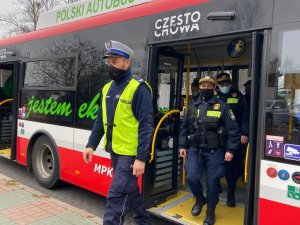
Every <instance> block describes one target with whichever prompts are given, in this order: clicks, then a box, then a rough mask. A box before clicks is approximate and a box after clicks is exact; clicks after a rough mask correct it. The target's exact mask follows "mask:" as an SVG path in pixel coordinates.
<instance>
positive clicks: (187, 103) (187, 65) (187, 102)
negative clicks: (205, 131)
mask: <svg viewBox="0 0 300 225" xmlns="http://www.w3.org/2000/svg"><path fill="white" fill-rule="evenodd" d="M190 66H191V44H190V43H189V44H188V56H187V61H186V77H185V110H186V111H187V109H188V107H189V94H190V91H189V90H190Z"/></svg>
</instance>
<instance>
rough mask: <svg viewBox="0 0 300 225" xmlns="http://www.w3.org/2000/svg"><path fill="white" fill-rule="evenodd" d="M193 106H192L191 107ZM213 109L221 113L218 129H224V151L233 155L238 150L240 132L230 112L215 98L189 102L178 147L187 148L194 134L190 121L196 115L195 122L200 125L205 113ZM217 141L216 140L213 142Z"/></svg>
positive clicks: (225, 105)
mask: <svg viewBox="0 0 300 225" xmlns="http://www.w3.org/2000/svg"><path fill="white" fill-rule="evenodd" d="M192 104H194V105H192ZM210 109H214V110H215V111H219V112H221V115H220V120H219V121H220V122H219V123H220V124H218V126H219V127H222V126H223V127H225V128H226V133H227V140H226V146H225V147H223V148H224V150H225V151H227V152H231V153H234V152H235V151H237V150H238V148H239V145H240V131H239V126H238V124H237V122H236V121H235V120H236V119H235V117H234V114H233V113H232V110H231V109H230V108H229V107H228V106H227V104H225V103H224V102H223V101H221V100H219V99H218V98H217V97H216V96H213V97H212V98H210V99H209V100H208V101H207V102H203V101H202V100H201V98H198V100H197V101H196V102H194V101H191V103H190V105H189V109H188V111H187V113H186V114H185V116H184V120H183V124H182V128H181V133H180V138H179V146H180V147H181V148H187V147H188V146H189V144H191V143H189V138H190V137H191V136H192V135H194V134H195V133H196V132H195V131H192V128H191V122H190V121H191V119H192V117H193V116H195V115H196V121H197V123H198V124H200V123H201V121H202V120H203V118H204V117H206V116H207V111H208V110H210ZM215 141H217V140H215Z"/></svg>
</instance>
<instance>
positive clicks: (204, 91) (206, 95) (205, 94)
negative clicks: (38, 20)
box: [200, 89, 214, 101]
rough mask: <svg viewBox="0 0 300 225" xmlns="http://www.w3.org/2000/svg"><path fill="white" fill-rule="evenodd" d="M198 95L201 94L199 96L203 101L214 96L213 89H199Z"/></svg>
mask: <svg viewBox="0 0 300 225" xmlns="http://www.w3.org/2000/svg"><path fill="white" fill-rule="evenodd" d="M200 95H201V98H203V99H204V100H205V101H207V100H208V99H210V98H211V97H212V96H214V89H200Z"/></svg>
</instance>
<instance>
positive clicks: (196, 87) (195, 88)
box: [191, 77, 200, 101]
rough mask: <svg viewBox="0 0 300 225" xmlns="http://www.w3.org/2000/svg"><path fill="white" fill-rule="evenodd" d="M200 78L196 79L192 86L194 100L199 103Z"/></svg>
mask: <svg viewBox="0 0 300 225" xmlns="http://www.w3.org/2000/svg"><path fill="white" fill-rule="evenodd" d="M199 79H200V78H199V77H196V78H195V79H194V80H193V82H192V84H191V91H192V99H193V100H194V101H197V99H198V97H199V94H200V93H199Z"/></svg>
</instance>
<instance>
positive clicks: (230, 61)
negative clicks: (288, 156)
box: [149, 34, 254, 225]
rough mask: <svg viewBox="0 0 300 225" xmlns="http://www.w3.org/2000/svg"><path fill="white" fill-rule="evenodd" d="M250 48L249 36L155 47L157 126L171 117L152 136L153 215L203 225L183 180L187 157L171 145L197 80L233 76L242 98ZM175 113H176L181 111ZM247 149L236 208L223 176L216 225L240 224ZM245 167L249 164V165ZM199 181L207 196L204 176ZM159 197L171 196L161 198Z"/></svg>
mask: <svg viewBox="0 0 300 225" xmlns="http://www.w3.org/2000/svg"><path fill="white" fill-rule="evenodd" d="M241 45H243V46H241ZM252 48H253V47H252V36H251V35H249V34H248V35H238V36H228V37H219V38H210V39H207V40H205V39H201V40H194V41H190V42H188V43H187V42H183V43H182V42H180V43H172V44H168V45H165V46H159V47H158V50H157V51H158V57H157V58H158V62H157V67H156V69H157V78H156V82H157V83H156V87H157V90H154V94H156V96H157V97H156V100H157V102H156V105H157V109H156V110H155V111H156V114H155V122H156V124H157V123H158V121H160V118H161V117H162V115H164V114H166V113H167V112H170V111H172V110H173V112H174V113H173V114H170V115H169V116H167V117H165V119H164V121H163V122H162V123H161V125H160V128H159V129H158V130H157V131H158V132H157V135H156V136H155V138H154V139H155V149H154V151H155V152H154V159H153V164H154V165H153V167H155V169H154V171H155V173H154V174H153V177H152V178H151V179H152V180H153V189H152V190H150V195H152V196H153V199H152V202H151V203H152V205H153V204H154V205H155V206H154V207H152V208H150V210H149V211H150V212H151V213H152V214H154V215H156V216H159V217H164V218H168V219H169V220H170V221H172V222H176V223H179V224H202V222H203V220H204V217H205V210H206V206H205V207H204V208H203V210H202V213H201V215H199V216H197V217H194V216H192V215H191V209H192V206H193V205H194V203H195V198H194V197H193V195H192V193H191V191H190V189H189V187H188V185H187V184H186V182H185V170H184V163H185V159H182V158H181V157H180V156H179V154H177V151H176V150H177V149H174V146H177V145H176V143H177V141H178V135H179V133H180V126H181V123H182V120H183V116H184V113H185V110H186V107H188V104H187V103H188V102H189V101H190V98H191V88H190V86H191V83H192V81H193V79H194V78H196V77H202V76H205V75H212V76H214V77H215V76H216V75H217V74H218V73H220V72H227V73H229V74H230V75H231V78H232V82H233V87H234V88H236V89H238V90H239V91H241V92H242V93H243V94H244V93H245V87H244V84H245V83H246V82H247V81H248V80H250V79H251V67H252ZM235 49H237V51H235ZM238 52H239V53H238ZM150 82H151V81H150ZM153 82H155V81H153ZM152 84H153V83H152ZM154 96H155V95H154ZM174 109H175V110H174ZM176 109H179V110H180V113H178V111H176ZM176 130H177V131H179V132H176ZM244 147H245V146H244ZM246 150H247V146H246V147H245V148H243V149H242V151H243V153H242V154H243V163H242V164H243V168H242V169H241V176H240V178H239V180H238V182H237V189H236V195H235V198H236V207H234V208H229V207H227V205H226V196H227V190H226V180H225V178H222V180H221V186H222V193H221V194H220V202H219V204H218V206H217V209H216V224H217V225H227V224H231V225H240V224H243V220H244V208H245V205H246V204H247V203H246V185H247V183H246V182H245V179H244V174H245V172H247V171H245V170H244V167H245V158H246V157H245V156H246ZM174 152H175V153H174ZM248 163H250V164H251V162H248ZM253 165H254V162H253ZM174 177H175V179H174ZM176 177H177V179H176ZM201 180H202V183H203V187H204V194H205V193H206V188H205V179H204V176H203V177H202V178H201ZM174 181H176V182H174ZM172 188H173V189H174V188H175V189H176V188H177V191H176V190H175V191H174V192H173V193H172V192H171V191H169V192H168V190H170V189H172ZM158 193H160V194H158ZM161 193H169V194H166V195H165V196H164V195H163V194H161ZM155 196H157V197H155Z"/></svg>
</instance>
